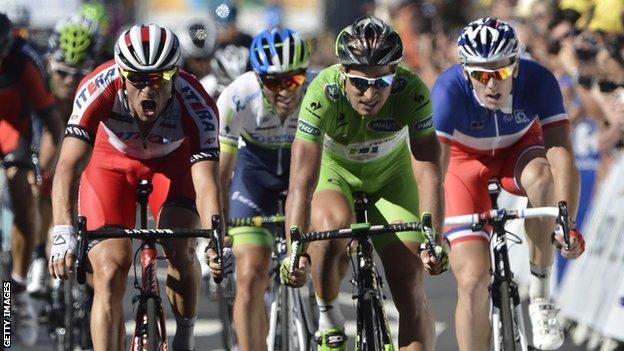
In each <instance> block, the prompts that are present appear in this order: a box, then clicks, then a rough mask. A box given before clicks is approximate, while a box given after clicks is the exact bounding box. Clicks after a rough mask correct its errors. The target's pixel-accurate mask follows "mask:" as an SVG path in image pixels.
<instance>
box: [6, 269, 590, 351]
mask: <svg viewBox="0 0 624 351" xmlns="http://www.w3.org/2000/svg"><path fill="white" fill-rule="evenodd" d="M159 272H160V274H159V280H160V281H161V290H162V289H163V286H164V282H163V279H164V270H163V269H161V270H160V271H159ZM130 279H131V278H129V281H128V290H127V291H126V297H125V299H124V311H125V316H126V332H127V333H131V332H132V330H133V328H132V327H133V317H132V304H131V300H132V295H133V294H134V292H133V290H132V282H131V280H130ZM425 288H426V292H427V297H428V299H429V302H430V303H431V305H432V309H433V313H434V316H435V319H436V329H437V334H438V341H437V347H436V350H440V351H454V350H457V344H456V340H455V331H454V328H453V322H452V320H453V313H454V309H455V301H456V293H455V281H454V278H453V275H452V273H450V272H447V273H445V274H444V275H443V276H440V277H428V278H427V279H426V281H425ZM202 294H203V295H202V296H203V298H201V300H200V307H199V314H198V321H197V325H196V327H195V335H196V348H197V350H220V349H222V344H221V339H220V330H221V325H220V322H219V320H218V314H217V306H216V304H215V303H214V302H211V301H210V299H209V298H208V295H207V290H206V287H205V286H202ZM387 295H388V300H387V301H386V311H387V313H388V317H389V320H390V324H391V328H392V329H391V330H392V333H393V335H394V336H395V338H396V335H397V321H398V313H397V312H396V309H395V308H394V306H393V304H392V303H391V297H390V295H389V294H387ZM163 296H164V291H163ZM339 302H340V307H341V309H342V311H343V314H344V315H345V317H346V318H347V323H346V330H347V334H348V335H349V336H350V338H349V343H350V346H349V348H348V349H351V350H352V349H353V346H352V343H353V340H354V337H353V335H354V331H355V314H354V308H353V301H352V300H351V287H350V285H349V283H347V280H346V279H345V282H344V284H343V288H342V289H341V294H340V297H339ZM37 305H38V306H41V303H40V302H37ZM165 306H166V313H167V321H168V323H167V333H168V334H169V335H173V334H174V331H175V322H174V320H173V316H172V314H171V310H170V309H169V306H168V303H165ZM46 330H47V328H46V326H45V325H42V326H41V327H40V333H39V338H38V341H37V345H36V346H35V347H32V348H24V347H20V346H19V345H16V344H15V343H14V346H13V347H11V350H24V351H44V350H52V349H53V348H52V346H51V345H52V342H51V339H50V337H49V336H48V335H47V331H46ZM129 337H130V336H128V338H129ZM169 340H170V341H171V338H170V339H169ZM397 350H398V349H397ZM561 350H566V351H568V350H570V351H576V350H583V349H582V348H578V347H575V346H573V345H571V344H570V343H567V344H566V345H564V346H563V347H562V348H561Z"/></svg>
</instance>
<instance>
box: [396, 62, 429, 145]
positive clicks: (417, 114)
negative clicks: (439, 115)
mask: <svg viewBox="0 0 624 351" xmlns="http://www.w3.org/2000/svg"><path fill="white" fill-rule="evenodd" d="M412 77H413V79H411V80H410V84H409V86H408V87H407V89H406V90H407V91H406V94H405V95H404V96H403V99H404V101H403V103H402V104H401V106H404V110H403V112H401V113H400V114H399V116H401V117H403V118H404V119H405V120H404V123H405V125H407V127H408V130H409V136H410V138H417V137H419V136H422V135H427V134H430V133H433V132H435V129H434V128H433V112H432V111H433V110H432V108H431V94H430V93H429V88H427V86H426V85H425V83H423V81H422V80H421V79H420V78H419V77H418V76H417V75H415V74H414V75H413V76H412Z"/></svg>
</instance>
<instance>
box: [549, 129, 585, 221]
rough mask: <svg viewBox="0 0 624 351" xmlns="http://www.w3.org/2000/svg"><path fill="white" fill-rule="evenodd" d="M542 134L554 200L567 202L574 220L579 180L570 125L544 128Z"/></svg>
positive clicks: (569, 212)
mask: <svg viewBox="0 0 624 351" xmlns="http://www.w3.org/2000/svg"><path fill="white" fill-rule="evenodd" d="M543 133H544V145H545V146H546V157H547V158H548V162H549V163H550V166H551V171H552V174H553V180H554V182H555V200H556V201H562V200H565V201H567V202H568V214H569V216H570V218H576V211H577V209H578V198H579V184H580V179H579V172H578V168H577V167H576V160H575V158H574V151H573V148H572V142H571V140H570V125H569V124H564V125H561V126H557V127H553V128H546V129H544V131H543ZM572 226H574V224H572Z"/></svg>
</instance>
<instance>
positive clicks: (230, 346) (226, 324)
mask: <svg viewBox="0 0 624 351" xmlns="http://www.w3.org/2000/svg"><path fill="white" fill-rule="evenodd" d="M227 279H228V280H227V284H226V287H223V286H222V285H219V286H218V287H217V289H218V294H219V296H220V298H219V319H220V320H221V326H222V328H223V329H222V331H221V339H222V342H223V348H224V349H225V350H226V351H232V350H234V348H235V347H236V334H235V333H234V326H233V324H232V316H233V313H234V306H233V305H232V303H233V301H232V299H231V298H230V297H229V296H226V294H228V290H230V291H231V289H233V287H232V286H231V285H232V283H231V279H230V278H227Z"/></svg>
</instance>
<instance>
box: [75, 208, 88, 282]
mask: <svg viewBox="0 0 624 351" xmlns="http://www.w3.org/2000/svg"><path fill="white" fill-rule="evenodd" d="M86 230H87V218H86V217H84V216H79V217H78V229H77V236H78V245H77V246H76V251H75V254H76V263H75V264H76V282H77V283H78V284H80V285H82V284H84V283H85V282H86V281H87V274H86V271H85V267H84V259H85V256H86V254H87V236H86V233H85V231H86Z"/></svg>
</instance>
